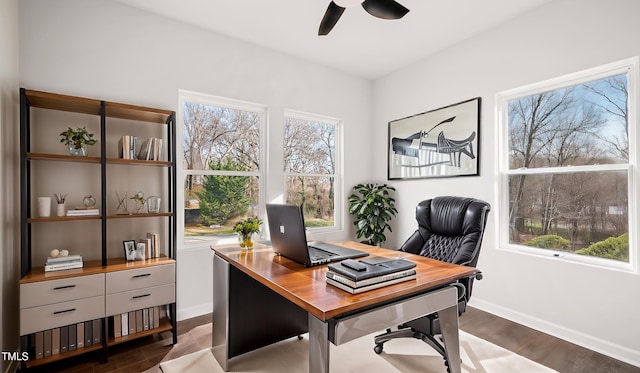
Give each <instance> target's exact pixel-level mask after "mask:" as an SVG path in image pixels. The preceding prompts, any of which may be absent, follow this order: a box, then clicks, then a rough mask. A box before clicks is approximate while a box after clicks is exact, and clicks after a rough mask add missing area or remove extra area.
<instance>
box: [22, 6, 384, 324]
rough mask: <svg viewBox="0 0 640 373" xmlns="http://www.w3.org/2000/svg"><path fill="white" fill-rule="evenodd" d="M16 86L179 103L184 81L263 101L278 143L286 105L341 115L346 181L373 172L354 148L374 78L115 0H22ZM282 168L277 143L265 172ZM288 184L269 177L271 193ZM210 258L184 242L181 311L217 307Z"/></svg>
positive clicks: (361, 136) (363, 146)
mask: <svg viewBox="0 0 640 373" xmlns="http://www.w3.org/2000/svg"><path fill="white" fill-rule="evenodd" d="M20 85H21V86H22V87H26V88H29V89H36V90H43V91H51V92H58V93H63V94H69V95H77V96H84V97H90V98H98V99H104V100H109V101H115V102H125V103H131V104H136V105H144V106H150V107H159V108H165V109H172V110H176V111H177V110H178V107H177V106H178V90H179V89H184V90H188V91H195V92H201V93H205V94H212V95H217V96H223V97H228V98H233V99H238V100H245V101H250V102H255V103H259V104H264V105H267V106H268V108H269V114H268V126H269V134H268V136H269V142H270V144H271V145H273V146H274V148H276V149H279V148H281V140H280V139H281V138H282V133H283V132H282V122H283V110H284V109H285V108H288V109H295V110H301V111H305V112H310V113H316V114H323V115H327V116H331V117H336V118H341V119H342V120H343V121H344V142H345V144H346V146H345V151H346V153H345V155H344V159H345V163H344V175H345V178H344V185H345V189H346V190H350V189H351V187H352V186H353V185H355V184H356V183H358V182H362V181H366V180H368V178H369V177H370V175H369V172H368V170H369V169H370V168H371V163H370V160H369V159H368V158H367V157H361V156H358V154H359V152H361V151H365V152H368V145H367V144H369V142H370V141H369V138H368V137H369V136H370V135H369V133H370V132H369V131H367V130H366V129H367V128H369V126H370V122H371V113H370V107H371V96H372V83H371V82H369V81H366V80H364V79H360V78H355V77H352V76H350V75H347V74H345V73H342V72H338V71H335V70H332V69H329V68H326V67H323V66H319V65H316V64H312V63H308V62H305V61H302V60H300V59H298V58H293V57H289V56H286V55H283V54H281V53H277V52H273V51H270V50H268V49H265V48H262V47H259V46H255V45H251V44H247V43H244V42H240V41H237V40H234V39H230V38H227V37H224V36H221V35H218V34H214V33H211V32H208V31H205V30H203V29H200V28H195V27H192V26H188V25H185V24H182V23H179V22H175V21H171V20H168V19H165V18H162V17H159V16H155V15H152V14H148V13H145V12H143V11H140V10H137V9H133V8H129V7H126V6H124V5H122V4H119V3H116V2H110V1H98V0H57V1H48V0H23V1H20ZM55 141H56V142H57V140H55ZM353 142H357V143H358V148H357V149H355V148H354V147H353V146H349V143H353ZM278 146H280V147H279V148H278ZM356 151H357V152H358V153H356ZM282 169H283V167H282V157H281V156H278V155H277V151H276V154H275V156H272V157H270V158H269V163H268V165H267V172H268V174H272V175H273V173H274V172H275V175H278V173H281V172H282V171H281V170H282ZM282 183H283V180H282V178H279V177H278V176H276V177H272V178H271V179H270V180H269V185H268V190H267V197H268V199H269V200H271V199H273V198H276V197H277V195H278V192H277V188H278V187H280V186H281V185H282ZM343 213H345V214H346V208H345V210H344V211H343ZM347 228H348V226H347ZM348 237H350V235H349V234H348V232H346V231H343V232H339V233H338V234H335V235H333V236H331V237H327V238H331V239H338V240H342V239H347V238H348ZM320 238H323V237H320ZM211 262H212V254H211V251H210V249H209V248H203V249H189V250H179V251H178V301H177V302H178V310H179V313H178V318H179V319H182V318H186V317H190V316H194V315H197V314H202V313H205V312H210V311H211V305H212V295H211V294H212V286H211V276H212V273H211V271H212V264H211Z"/></svg>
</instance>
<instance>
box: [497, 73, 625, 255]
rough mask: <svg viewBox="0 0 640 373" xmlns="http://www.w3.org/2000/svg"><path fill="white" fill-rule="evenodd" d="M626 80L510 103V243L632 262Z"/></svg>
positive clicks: (558, 90) (610, 80)
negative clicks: (630, 259) (630, 256)
mask: <svg viewBox="0 0 640 373" xmlns="http://www.w3.org/2000/svg"><path fill="white" fill-rule="evenodd" d="M628 102H629V95H628V75H627V73H616V74H615V75H611V76H606V77H604V78H598V79H595V80H590V81H585V82H582V83H579V84H572V85H567V86H564V87H560V88H555V89H552V90H547V91H543V92H538V93H535V94H530V95H526V96H520V97H512V98H510V99H509V100H508V101H507V108H506V112H507V124H508V130H507V140H508V162H506V163H505V164H508V170H505V171H504V174H505V176H506V182H507V186H508V195H509V211H508V212H509V243H511V244H518V245H527V246H531V247H536V248H542V249H551V250H555V251H565V252H569V253H574V254H579V255H590V256H596V257H600V258H605V259H613V260H617V261H622V262H629V239H628V231H629V211H628V206H629V198H628V197H629V183H628V180H629V163H630V162H629V136H628V126H629V112H628V110H629V109H628V107H629V106H628Z"/></svg>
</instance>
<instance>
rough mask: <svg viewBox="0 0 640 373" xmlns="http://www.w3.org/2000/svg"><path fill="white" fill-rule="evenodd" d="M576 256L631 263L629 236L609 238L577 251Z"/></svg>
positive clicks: (626, 234)
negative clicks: (589, 256)
mask: <svg viewBox="0 0 640 373" xmlns="http://www.w3.org/2000/svg"><path fill="white" fill-rule="evenodd" d="M576 254H581V255H591V256H597V257H600V258H605V259H613V260H621V261H623V262H628V261H629V234H628V233H625V234H623V235H621V236H618V237H609V238H607V239H606V240H604V241H600V242H596V243H594V244H592V245H591V246H589V247H585V248H584V249H580V250H578V251H576Z"/></svg>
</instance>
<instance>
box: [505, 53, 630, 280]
mask: <svg viewBox="0 0 640 373" xmlns="http://www.w3.org/2000/svg"><path fill="white" fill-rule="evenodd" d="M639 61H640V59H639V57H633V58H629V59H625V60H621V61H617V62H613V63H609V64H606V65H602V66H598V67H594V68H591V69H586V70H583V71H579V72H576V73H572V74H568V75H564V76H560V77H557V78H553V79H549V80H546V81H542V82H539V83H534V84H529V85H525V86H522V87H518V88H514V89H510V90H506V91H503V92H499V93H498V94H496V111H495V112H496V116H497V118H496V120H497V124H498V131H497V135H498V136H497V146H496V157H497V159H498V168H497V172H496V185H497V187H496V189H495V190H496V196H495V200H496V202H497V205H498V206H497V211H498V216H499V220H498V224H497V231H498V232H497V237H498V248H499V249H501V250H507V251H511V252H516V253H522V254H530V255H536V256H543V257H552V258H557V259H560V260H565V261H567V262H573V263H581V264H585V265H591V266H596V267H600V268H607V269H614V270H622V271H629V272H633V273H638V272H639V268H640V255H638V253H639V249H638V247H637V244H638V229H639V228H640V227H638V211H637V210H638V209H637V208H635V207H636V206H637V205H638V203H639V202H640V200H639V199H638V198H639V196H640V194H639V193H640V191H639V188H640V182H639V176H638V174H639V172H638V170H637V168H638V165H639V164H640V160H639V159H638V146H639V145H640V138H639V137H638V136H639V134H640V131H639V130H638V129H637V128H636V127H637V126H638V124H639V123H638V108H640V104H639V103H638V100H639V95H638V74H639V65H640V63H639ZM622 73H626V74H627V93H628V118H629V119H628V140H629V160H628V163H625V164H608V165H586V166H561V167H550V168H535V169H509V121H508V112H509V101H511V100H514V99H518V98H522V97H526V96H529V95H535V94H539V93H542V92H547V91H552V90H556V89H560V88H564V87H569V86H573V85H577V84H581V83H585V82H588V81H593V80H598V79H602V78H606V77H609V76H613V75H617V74H622ZM597 171H626V172H627V196H628V206H627V207H628V211H629V217H628V219H629V221H628V226H629V262H628V263H625V262H619V261H615V260H609V259H604V258H599V257H594V256H586V255H578V254H573V253H566V252H560V251H554V250H550V249H541V248H534V247H529V246H524V245H519V244H512V243H510V242H509V223H510V222H509V198H510V195H509V185H508V183H509V177H510V176H514V175H522V174H525V175H549V174H553V173H558V174H559V173H575V172H597Z"/></svg>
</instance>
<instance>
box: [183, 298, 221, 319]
mask: <svg viewBox="0 0 640 373" xmlns="http://www.w3.org/2000/svg"><path fill="white" fill-rule="evenodd" d="M211 312H213V302H211V303H204V304H199V305H197V306H193V307H189V308H178V309H177V310H176V313H177V319H178V321H180V320H185V319H190V318H192V317H196V316H200V315H206V314H208V313H211Z"/></svg>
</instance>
